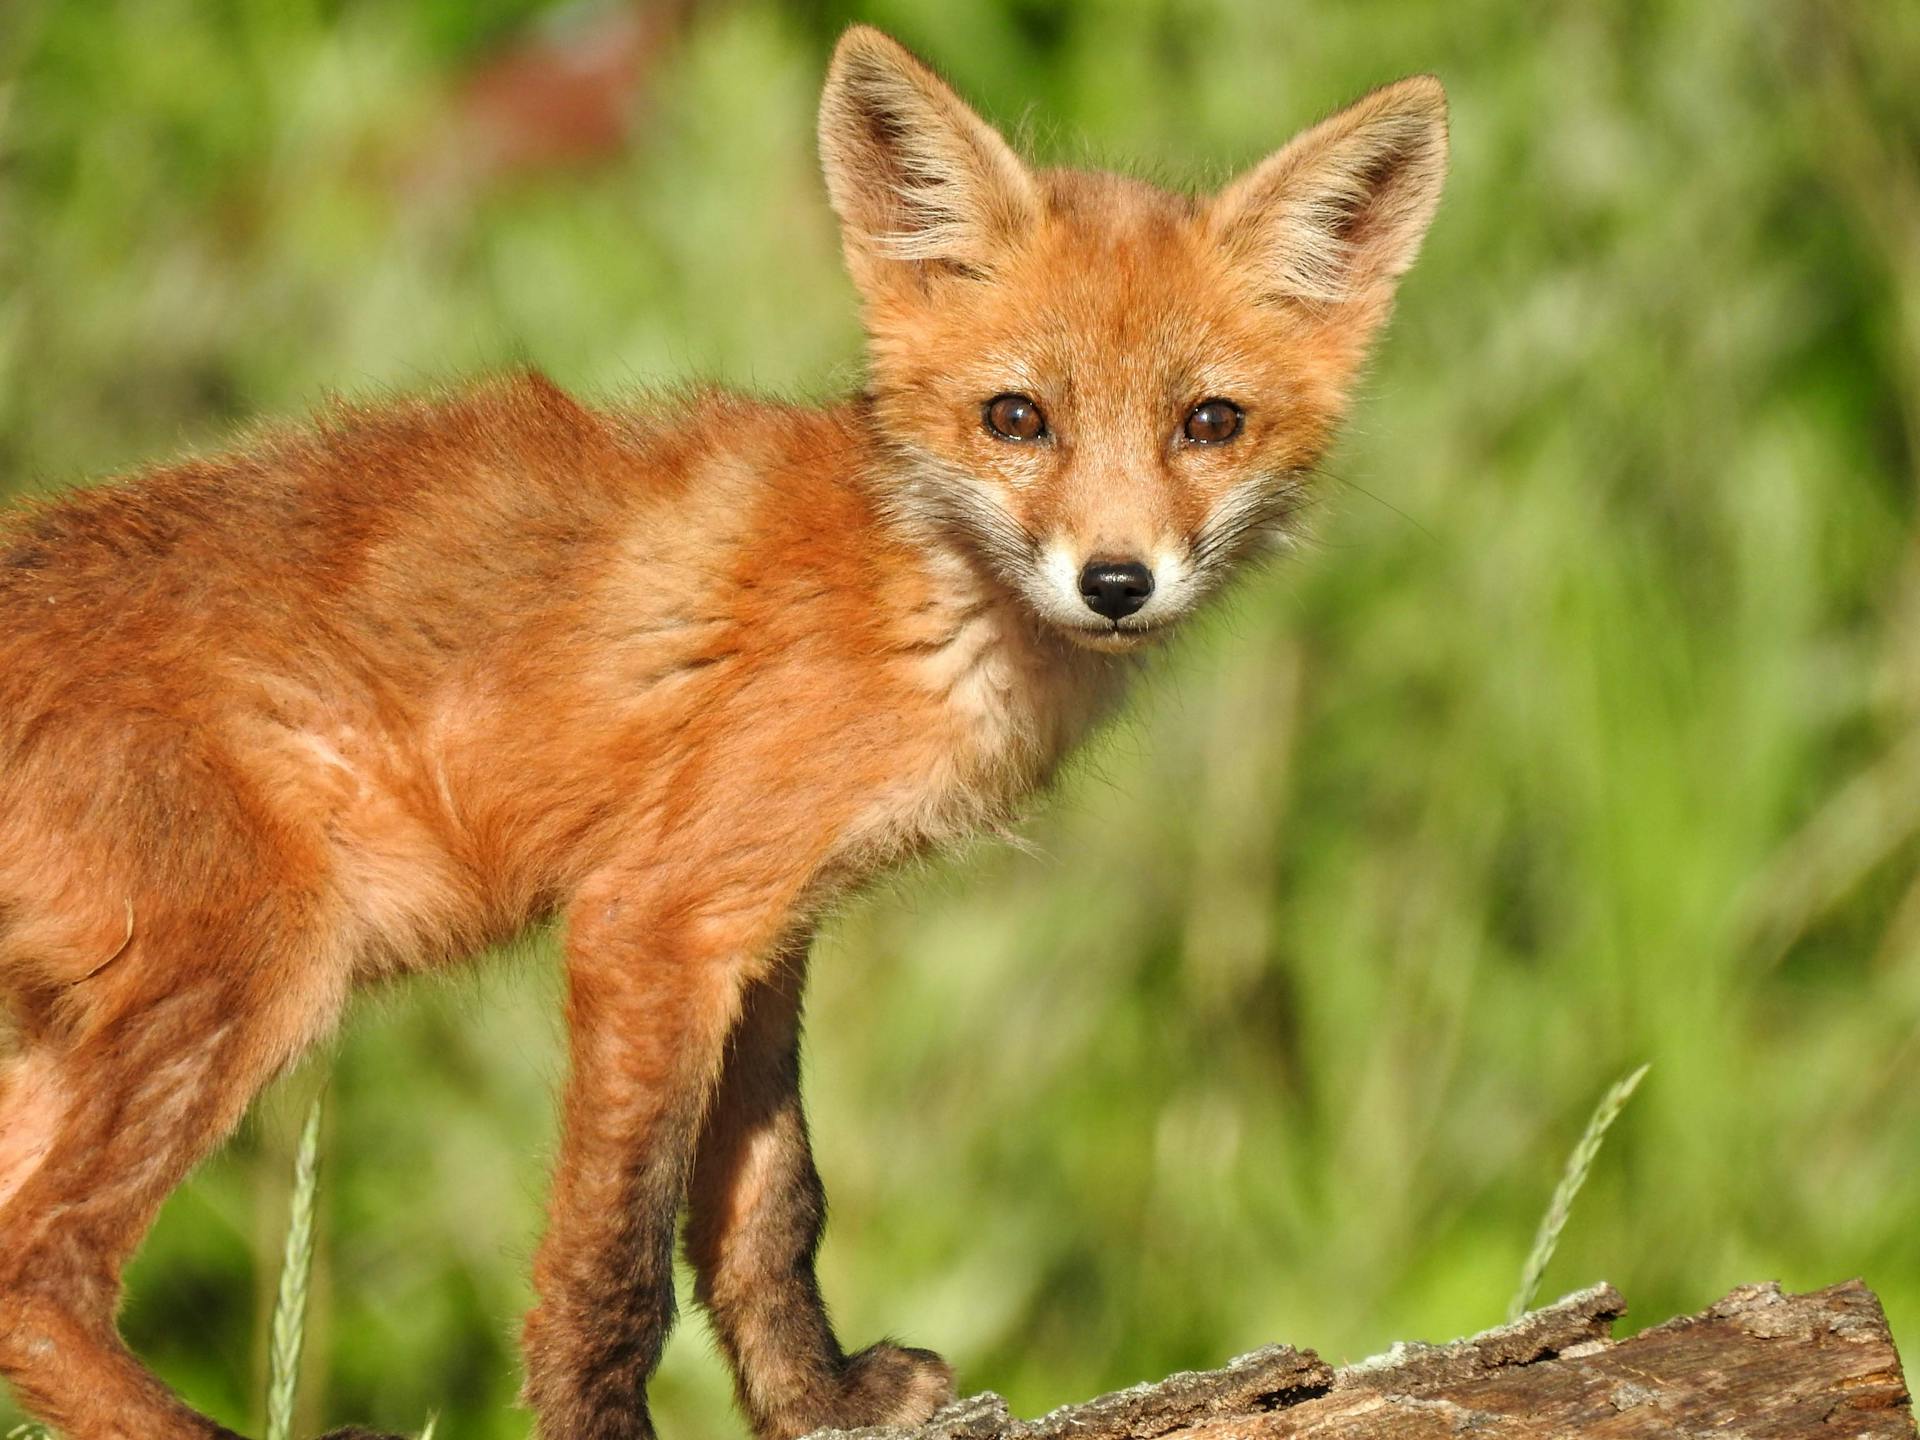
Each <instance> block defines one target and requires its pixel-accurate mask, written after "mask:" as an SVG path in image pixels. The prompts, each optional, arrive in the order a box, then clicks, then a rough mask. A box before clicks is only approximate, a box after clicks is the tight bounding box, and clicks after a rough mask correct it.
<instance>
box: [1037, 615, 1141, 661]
mask: <svg viewBox="0 0 1920 1440" xmlns="http://www.w3.org/2000/svg"><path fill="white" fill-rule="evenodd" d="M1053 628H1054V629H1055V630H1058V631H1059V632H1060V633H1061V634H1063V635H1065V636H1066V638H1067V639H1068V641H1070V642H1071V643H1072V644H1075V645H1078V646H1079V647H1080V648H1081V649H1083V650H1098V651H1100V652H1102V653H1103V654H1107V655H1121V654H1125V653H1126V652H1127V651H1129V650H1138V649H1140V648H1141V647H1142V646H1144V645H1147V644H1150V643H1151V642H1153V641H1155V640H1158V639H1159V638H1160V636H1161V634H1162V633H1163V632H1164V631H1165V629H1166V626H1165V625H1164V624H1160V623H1152V622H1145V621H1128V620H1111V621H1106V622H1104V623H1101V624H1096V625H1083V624H1079V623H1073V624H1067V623H1062V622H1060V621H1055V622H1054V623H1053Z"/></svg>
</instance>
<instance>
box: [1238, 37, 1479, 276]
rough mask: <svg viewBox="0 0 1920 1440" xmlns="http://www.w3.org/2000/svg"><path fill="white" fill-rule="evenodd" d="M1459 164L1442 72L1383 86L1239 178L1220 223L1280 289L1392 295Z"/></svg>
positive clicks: (1239, 247) (1417, 248)
mask: <svg viewBox="0 0 1920 1440" xmlns="http://www.w3.org/2000/svg"><path fill="white" fill-rule="evenodd" d="M1446 175H1447V95H1446V91H1444V90H1443V89H1441V88H1440V82H1439V81H1438V80H1436V79H1434V78H1433V76H1431V75H1415V76H1413V77H1411V78H1409V79H1406V80H1401V81H1398V82H1396V83H1395V84H1392V85H1387V86H1383V87H1382V88H1381V89H1378V90H1376V91H1374V92H1373V93H1372V94H1371V95H1368V96H1367V97H1366V98H1364V99H1362V100H1360V101H1358V102H1357V103H1355V104H1353V105H1350V106H1348V107H1347V108H1346V109H1345V110H1342V111H1341V112H1340V113H1339V114H1337V115H1334V116H1333V117H1332V118H1330V119H1327V120H1323V121H1321V122H1320V123H1319V124H1318V125H1316V126H1314V127H1313V128H1312V129H1310V130H1308V131H1307V132H1305V133H1304V134H1302V135H1299V136H1297V137H1296V138H1295V139H1294V140H1293V141H1291V142H1290V143H1289V144H1287V145H1286V146H1285V147H1283V148H1282V149H1281V150H1279V151H1278V152H1276V153H1275V154H1273V155H1270V156H1269V157H1267V159H1266V160H1264V161H1262V162H1261V163H1260V164H1259V165H1256V166H1255V167H1254V168H1253V169H1252V171H1250V172H1249V173H1248V174H1246V175H1243V176H1242V177H1241V178H1240V179H1238V180H1236V181H1235V182H1234V183H1233V184H1231V185H1229V186H1228V187H1227V188H1226V190H1225V191H1224V192H1223V193H1222V194H1221V195H1220V197H1219V198H1218V199H1217V200H1216V201H1215V202H1214V205H1213V210H1212V215H1211V225H1212V227H1213V230H1214V233H1215V234H1216V235H1217V236H1218V237H1219V238H1220V239H1221V240H1222V241H1223V242H1225V243H1226V244H1227V245H1228V247H1229V248H1230V249H1232V250H1234V251H1236V252H1238V253H1240V254H1241V255H1243V256H1244V257H1245V258H1246V259H1247V260H1248V261H1250V262H1251V263H1252V264H1253V265H1254V266H1255V267H1256V268H1257V269H1258V270H1259V271H1260V272H1261V274H1262V275H1263V277H1264V279H1265V281H1266V285H1267V289H1268V292H1269V293H1270V294H1271V295H1272V296H1274V297H1275V298H1277V299H1287V300H1304V301H1308V302H1317V303H1320V304H1334V305H1338V304H1341V303H1343V302H1347V301H1353V300H1366V299H1369V298H1371V299H1376V300H1377V299H1379V298H1381V297H1382V296H1386V295H1390V294H1391V292H1392V288H1393V283H1394V281H1396V280H1398V279H1399V277H1400V276H1401V275H1402V274H1404V273H1405V272H1406V269H1407V267H1408V266H1410V265H1411V264H1413V259H1414V256H1415V255H1417V254H1418V253H1419V251H1420V242H1421V240H1422V239H1423V238H1424V237H1425V235H1426V233H1427V226H1428V224H1429V223H1430V222H1431V221H1432V219H1433V212H1434V210H1435V208H1436V207H1437V206H1438V205H1439V203H1440V187H1441V184H1442V182H1443V181H1445V179H1446Z"/></svg>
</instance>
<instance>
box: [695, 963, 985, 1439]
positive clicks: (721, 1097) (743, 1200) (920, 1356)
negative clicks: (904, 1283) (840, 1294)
mask: <svg viewBox="0 0 1920 1440" xmlns="http://www.w3.org/2000/svg"><path fill="white" fill-rule="evenodd" d="M806 961H807V945H806V941H805V939H804V938H803V939H802V940H800V941H798V942H796V943H793V944H790V945H789V946H787V947H786V948H785V950H784V951H783V953H782V954H781V956H780V958H779V960H778V962H777V963H776V965H775V966H774V968H773V969H772V970H771V971H770V972H769V973H768V974H767V975H766V976H764V977H763V978H761V979H759V980H757V981H755V982H754V983H753V985H752V986H751V987H750V988H749V989H748V991H747V993H746V995H745V997H744V1001H743V1005H742V1009H741V1015H740V1019H739V1021H738V1023H737V1024H736V1025H735V1026H734V1030H733V1033H732V1035H730V1036H729V1037H728V1041H727V1052H726V1053H727V1059H726V1068H725V1071H724V1072H723V1074H722V1076H721V1080H720V1085H719V1089H718V1090H717V1091H716V1092H715V1095H714V1098H713V1103H712V1105H711V1107H710V1108H709V1110H708V1113H707V1117H706V1122H705V1125H704V1128H703V1130H702V1132H701V1137H700V1144H699V1149H698V1152H697V1159H696V1161H695V1165H694V1171H693V1181H692V1190H691V1194H690V1196H689V1201H688V1218H687V1257H688V1259H689V1261H690V1262H691V1263H692V1265H693V1267H694V1271H695V1274H696V1277H697V1280H696V1289H695V1294H696V1295H697V1297H698V1298H699V1301H700V1303H701V1304H702V1305H703V1306H705V1307H706V1309H707V1311H708V1313H709V1314H710V1315H711V1317H712V1319H713V1327H714V1332H715V1334H716V1335H717V1336H718V1337H719V1340H720V1344H721V1347H722V1348H723V1349H724V1350H725V1351H726V1354H727V1359H728V1361H729V1363H730V1364H731V1365H732V1367H733V1373H734V1383H735V1388H736V1391H737V1393H738V1395H739V1399H740V1405H741V1408H742V1409H743V1410H744V1411H745V1412H746V1414H747V1418H748V1420H749V1421H750V1422H751V1423H752V1425H753V1429H754V1433H755V1434H756V1435H757V1436H759V1437H760V1440H791V1437H794V1436H800V1435H806V1434H810V1433H811V1432H813V1431H815V1430H819V1429H824V1428H829V1427H831V1428H833V1429H841V1430H850V1429H855V1428H857V1427H860V1426H865V1425H914V1424H918V1423H920V1422H921V1421H923V1420H925V1419H926V1418H927V1417H928V1416H930V1415H931V1414H932V1413H933V1412H934V1411H935V1410H937V1409H938V1408H939V1407H940V1406H941V1405H943V1404H945V1403H946V1402H947V1401H948V1400H951V1399H952V1398H953V1372H952V1370H951V1369H950V1368H948V1366H947V1364H946V1362H945V1361H943V1360H942V1359H941V1358H940V1357H939V1356H938V1355H935V1354H933V1353H932V1352H931V1351H928V1350H911V1349H907V1348H905V1347H903V1346H899V1345H893V1344H889V1343H885V1342H882V1343H881V1344H878V1345H873V1346H870V1347H868V1348H867V1349H865V1350H863V1351H861V1352H860V1353H859V1354H857V1355H853V1356H848V1355H847V1354H846V1353H845V1352H844V1351H843V1350H842V1349H841V1348H840V1344H839V1342H838V1340H836V1339H835V1338H834V1333H833V1327H832V1324H831V1322H830V1321H829V1320H828V1318H827V1311H826V1306H825V1304H824V1303H823V1302H822V1300H821V1298H820V1287H819V1283H818V1281H817V1280H816V1279H815V1277H814V1254H815V1252H816V1251H817V1250H818V1249H819V1245H820V1235H821V1230H822V1227H823V1226H824V1224H825V1220H826V1194H825V1191H824V1190H823V1189H822V1187H821V1183H820V1175H819V1172H818V1171H817V1170H816V1169H815V1167H814V1163H813V1150H812V1146H811V1145H810V1143H809V1141H808V1137H807V1121H806V1116H805V1114H804V1112H803V1111H802V1109H801V1104H800V1007H801V993H802V990H803V987H804V985H805V982H806Z"/></svg>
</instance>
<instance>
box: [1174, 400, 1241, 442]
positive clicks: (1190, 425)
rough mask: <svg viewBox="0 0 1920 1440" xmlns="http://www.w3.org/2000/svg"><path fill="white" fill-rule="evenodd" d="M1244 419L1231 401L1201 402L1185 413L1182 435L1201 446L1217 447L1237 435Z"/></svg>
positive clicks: (1238, 408)
mask: <svg viewBox="0 0 1920 1440" xmlns="http://www.w3.org/2000/svg"><path fill="white" fill-rule="evenodd" d="M1246 418H1247V417H1246V416H1245V415H1244V414H1243V413H1241V410H1240V407H1239V406H1238V405H1236V404H1234V403H1233V402H1232V401H1231V400H1202V401H1201V402H1200V403H1199V404H1198V405H1196V406H1194V407H1193V409H1191V410H1189V411H1188V412H1187V424H1186V429H1185V432H1184V433H1185V435H1186V437H1187V439H1189V440H1197V441H1198V442H1199V443H1200V444H1202V445H1218V444H1219V443H1220V442H1221V441H1222V440H1231V439H1233V437H1234V436H1236V435H1238V434H1239V433H1240V427H1241V425H1242V424H1244V423H1245V421H1246Z"/></svg>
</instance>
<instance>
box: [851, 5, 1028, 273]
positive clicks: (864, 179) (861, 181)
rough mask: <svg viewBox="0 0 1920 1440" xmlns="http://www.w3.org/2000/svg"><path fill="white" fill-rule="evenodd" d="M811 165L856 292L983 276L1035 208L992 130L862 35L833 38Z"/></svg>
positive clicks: (890, 49)
mask: <svg viewBox="0 0 1920 1440" xmlns="http://www.w3.org/2000/svg"><path fill="white" fill-rule="evenodd" d="M820 159H821V164H822V166H823V167H824V169H825V170H826V176H827V193H828V195H829V196H830V197H831V199H832V201H833V208H834V211H835V213H836V214H838V215H839V217H840V226H841V233H842V236H843V238H844V241H845V247H846V254H847V264H848V267H849V268H850V269H851V270H852V272H853V278H854V283H855V284H856V285H858V286H859V287H860V289H861V290H862V291H864V292H866V293H867V295H868V296H869V297H870V298H871V296H872V295H873V294H874V293H875V292H876V291H877V290H881V289H889V288H892V287H893V285H894V284H895V283H897V282H899V281H907V282H909V283H910V284H919V283H923V282H924V281H926V280H927V279H929V278H931V277H932V276H934V275H937V274H941V273H946V274H958V275H981V274H986V273H989V272H990V271H991V270H992V268H993V265H994V262H995V260H996V259H997V258H998V257H999V256H1000V255H1001V254H1002V253H1003V252H1004V250H1005V249H1006V247H1008V246H1009V245H1011V244H1013V243H1014V242H1016V241H1017V240H1018V239H1019V238H1020V236H1021V235H1023V234H1024V233H1025V231H1026V230H1027V229H1028V228H1029V227H1030V226H1031V225H1032V224H1033V223H1034V221H1035V219H1036V217H1037V215H1038V213H1039V209H1040V202H1039V194H1038V187H1037V186H1036V185H1035V184H1034V180H1033V176H1032V174H1031V173H1030V172H1029V171H1028V169H1027V167H1026V166H1025V165H1023V164H1022V163H1021V161H1020V158H1019V157H1018V156H1017V155H1015V154H1014V153H1013V150H1012V149H1011V148H1010V147H1009V146H1008V144H1007V142H1006V141H1005V140H1002V139H1001V138H1000V135H999V133H998V132H997V131H995V130H994V128H993V127H992V126H991V125H989V124H987V122H986V121H984V120H982V119H981V118H980V117H979V116H978V115H976V114H974V113H973V111H972V110H970V109H968V108H967V105H966V103H965V102H964V101H962V100H961V99H960V97H959V96H958V95H955V94H954V93H953V91H952V90H951V89H949V88H948V87H947V85H946V84H945V83H944V82H943V81H942V80H941V79H940V77H939V76H937V75H935V74H934V73H933V71H932V70H930V69H928V68H927V67H926V66H925V65H923V64H922V63H921V62H920V61H919V60H917V59H915V58H914V56H913V55H912V54H911V53H910V52H909V51H908V50H907V48H906V47H905V46H903V45H901V44H900V43H899V42H898V41H895V40H892V39H890V38H889V37H887V36H886V35H883V34H881V32H880V31H878V30H875V29H874V28H873V27H872V26H869V25H855V26H852V27H850V28H849V29H848V30H847V32H846V34H844V35H842V36H841V37H840V43H839V45H838V46H837V47H835V49H834V52H833V63H832V65H831V66H830V67H829V69H828V71H827V84H826V90H825V92H824V93H823V94H822V95H821V97H820Z"/></svg>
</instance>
